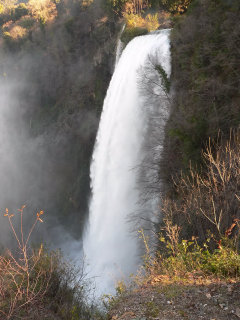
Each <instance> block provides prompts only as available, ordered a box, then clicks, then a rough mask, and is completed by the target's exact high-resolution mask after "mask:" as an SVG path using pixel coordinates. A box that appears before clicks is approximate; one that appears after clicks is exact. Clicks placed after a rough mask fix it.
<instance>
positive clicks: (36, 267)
mask: <svg viewBox="0 0 240 320" xmlns="http://www.w3.org/2000/svg"><path fill="white" fill-rule="evenodd" d="M24 207H25V206H23V207H22V208H21V209H19V215H20V226H19V229H20V230H17V228H16V227H15V226H14V223H13V218H14V214H10V213H9V210H8V209H6V212H5V214H4V215H5V216H6V217H7V218H8V220H9V224H10V226H11V230H12V233H13V235H14V238H15V240H16V244H17V251H16V253H13V251H10V250H6V253H5V254H2V255H1V256H0V314H2V316H4V319H13V318H15V317H19V316H21V317H24V318H26V319H39V320H40V319H43V318H46V317H47V318H48V319H50V318H54V319H55V317H58V319H63V320H70V319H71V320H75V319H79V318H81V319H90V318H91V317H95V319H97V317H98V316H99V318H98V319H100V314H99V313H98V312H97V310H96V308H95V307H94V306H89V305H88V304H87V302H86V300H87V298H86V297H87V293H86V290H85V288H86V287H85V285H86V282H85V281H84V279H83V278H84V277H83V270H80V272H78V270H76V269H75V268H74V267H72V266H71V265H70V264H69V263H67V262H66V261H64V260H63V258H62V255H61V253H60V252H59V251H48V250H47V249H46V248H45V247H44V246H43V244H41V245H40V246H39V247H35V248H31V246H30V238H31V235H32V233H33V231H34V229H35V226H36V225H37V223H38V222H43V220H42V215H43V211H40V212H38V213H37V215H36V219H35V221H34V223H33V225H32V226H31V228H30V231H29V233H28V234H27V235H26V236H25V235H24V231H23V229H24V227H23V210H24ZM88 290H89V288H88Z"/></svg>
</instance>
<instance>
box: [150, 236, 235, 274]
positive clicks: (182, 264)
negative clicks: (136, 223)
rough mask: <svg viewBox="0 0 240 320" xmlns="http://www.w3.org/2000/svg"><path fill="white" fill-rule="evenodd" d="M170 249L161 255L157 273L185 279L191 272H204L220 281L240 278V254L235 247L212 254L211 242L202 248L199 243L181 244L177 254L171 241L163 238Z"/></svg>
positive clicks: (194, 240) (225, 246)
mask: <svg viewBox="0 0 240 320" xmlns="http://www.w3.org/2000/svg"><path fill="white" fill-rule="evenodd" d="M161 241H162V242H164V244H165V246H166V248H167V255H165V256H164V255H163V254H162V253H160V252H158V253H157V257H156V258H155V259H156V260H155V262H154V268H155V270H154V272H157V270H158V272H160V273H163V274H168V275H169V276H178V277H182V276H185V275H186V274H188V273H190V272H195V273H196V272H199V271H200V272H201V273H202V274H205V275H215V276H218V277H224V278H225V277H233V278H235V277H237V278H239V277H240V254H239V252H237V251H236V249H235V248H234V246H230V245H227V244H226V243H225V244H222V245H221V246H219V247H218V248H217V249H215V250H213V251H211V250H210V248H209V245H208V242H206V243H204V245H203V246H200V245H199V244H198V242H197V239H195V238H194V239H193V240H192V241H187V240H182V241H181V242H180V243H177V244H176V246H175V248H174V250H173V248H172V244H171V241H170V240H166V239H165V238H161Z"/></svg>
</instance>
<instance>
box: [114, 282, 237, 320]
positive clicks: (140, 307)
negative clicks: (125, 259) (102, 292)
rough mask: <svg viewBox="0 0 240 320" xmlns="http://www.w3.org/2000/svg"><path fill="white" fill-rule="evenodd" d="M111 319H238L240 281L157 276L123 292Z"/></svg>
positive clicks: (116, 302) (115, 305) (115, 304)
mask: <svg viewBox="0 0 240 320" xmlns="http://www.w3.org/2000/svg"><path fill="white" fill-rule="evenodd" d="M110 319H111V320H120V319H121V320H148V319H149V320H150V319H155V320H178V319H179V320H180V319H185V320H197V319H202V320H230V319H231V320H238V319H240V282H239V281H237V280H231V279H230V280H225V281H222V280H219V279H209V278H203V277H197V278H195V277H192V278H191V277H190V278H188V279H183V280H181V279H180V280H178V281H173V280H171V279H169V278H168V277H163V276H162V277H158V278H155V279H152V280H151V281H149V282H148V283H146V284H144V285H142V286H140V287H138V288H136V289H133V290H132V291H129V292H128V291H127V292H126V293H123V294H122V295H121V296H120V297H119V298H118V299H116V301H115V303H114V304H113V307H112V309H111V311H110Z"/></svg>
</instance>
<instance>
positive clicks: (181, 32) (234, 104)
mask: <svg viewBox="0 0 240 320" xmlns="http://www.w3.org/2000/svg"><path fill="white" fill-rule="evenodd" d="M239 13H240V6H239V1H236V0H233V1H217V0H216V1H215V0H214V1H209V0H203V1H194V2H193V3H192V4H191V6H190V8H189V10H188V12H187V14H186V15H185V16H182V17H181V18H180V19H178V20H176V23H175V27H174V29H173V31H172V35H171V41H172V82H173V83H174V93H173V95H174V96H173V103H172V108H171V114H170V119H169V121H168V124H167V128H166V132H167V133H166V135H167V136H166V140H165V141H166V143H165V149H164V158H165V159H163V162H162V164H163V168H162V170H160V171H161V172H164V173H166V181H167V182H170V181H171V175H175V174H179V173H180V171H181V170H183V171H185V172H186V171H187V170H189V163H190V161H191V164H192V166H195V165H198V166H200V165H201V164H202V163H201V150H202V148H203V147H204V145H205V143H206V141H207V139H208V137H209V136H210V137H211V138H213V139H215V138H217V134H218V131H219V129H220V130H221V131H222V132H223V134H224V135H225V136H227V135H228V132H229V129H230V127H233V128H236V127H238V125H239V121H240V109H239V98H238V91H239V89H238V88H239V77H238V74H237V73H236V70H237V66H238V64H239V48H238V46H237V41H238V40H237V39H238V35H239V24H238V23H237V21H238V18H239ZM233 26H234V32H233V28H232V27H233ZM173 155H174V156H173Z"/></svg>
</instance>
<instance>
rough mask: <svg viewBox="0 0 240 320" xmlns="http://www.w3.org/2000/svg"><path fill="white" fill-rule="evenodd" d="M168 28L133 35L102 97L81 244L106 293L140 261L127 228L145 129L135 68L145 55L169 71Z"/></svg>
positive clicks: (136, 198) (134, 207) (134, 204)
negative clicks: (143, 34)
mask: <svg viewBox="0 0 240 320" xmlns="http://www.w3.org/2000/svg"><path fill="white" fill-rule="evenodd" d="M169 47H170V45H169V30H162V31H159V32H158V33H152V34H148V35H146V36H140V37H137V38H135V39H133V40H132V41H131V42H130V43H129V44H128V45H127V47H126V48H125V49H124V51H123V53H122V55H121V58H120V60H119V62H118V64H117V65H116V68H115V72H114V74H113V77H112V80H111V82H110V85H109V88H108V91H107V95H106V98H105V101H104V106H103V112H102V116H101V120H100V125H99V130H98V134H97V139H96V144H95V149H94V152H93V157H92V164H91V188H92V198H91V201H90V207H89V222H88V225H87V227H86V230H85V236H84V239H83V248H84V253H85V256H86V261H87V264H88V266H87V272H88V275H89V276H94V277H96V278H95V281H96V288H97V294H101V293H106V294H107V293H111V292H112V291H113V289H114V284H115V283H116V281H117V280H118V279H120V278H123V277H124V276H128V275H129V274H130V273H132V272H135V271H136V269H137V267H138V265H139V263H140V256H141V254H140V252H139V246H138V239H137V237H136V236H135V235H134V234H133V232H130V229H131V228H132V226H131V221H129V220H131V219H130V217H131V215H132V214H133V213H136V212H137V211H138V210H139V206H140V205H139V196H140V193H139V189H138V185H137V180H138V170H137V167H138V166H139V164H140V163H141V161H142V159H143V157H144V152H143V150H142V146H143V142H144V135H145V133H146V131H147V128H146V108H145V107H144V99H142V98H141V95H140V94H139V86H138V82H139V69H140V68H141V67H142V66H143V65H144V63H145V61H146V59H147V58H148V56H149V55H150V54H154V55H156V56H157V59H158V62H159V64H161V65H162V67H163V68H164V69H165V70H166V72H167V73H168V74H169V73H170V48H169Z"/></svg>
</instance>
